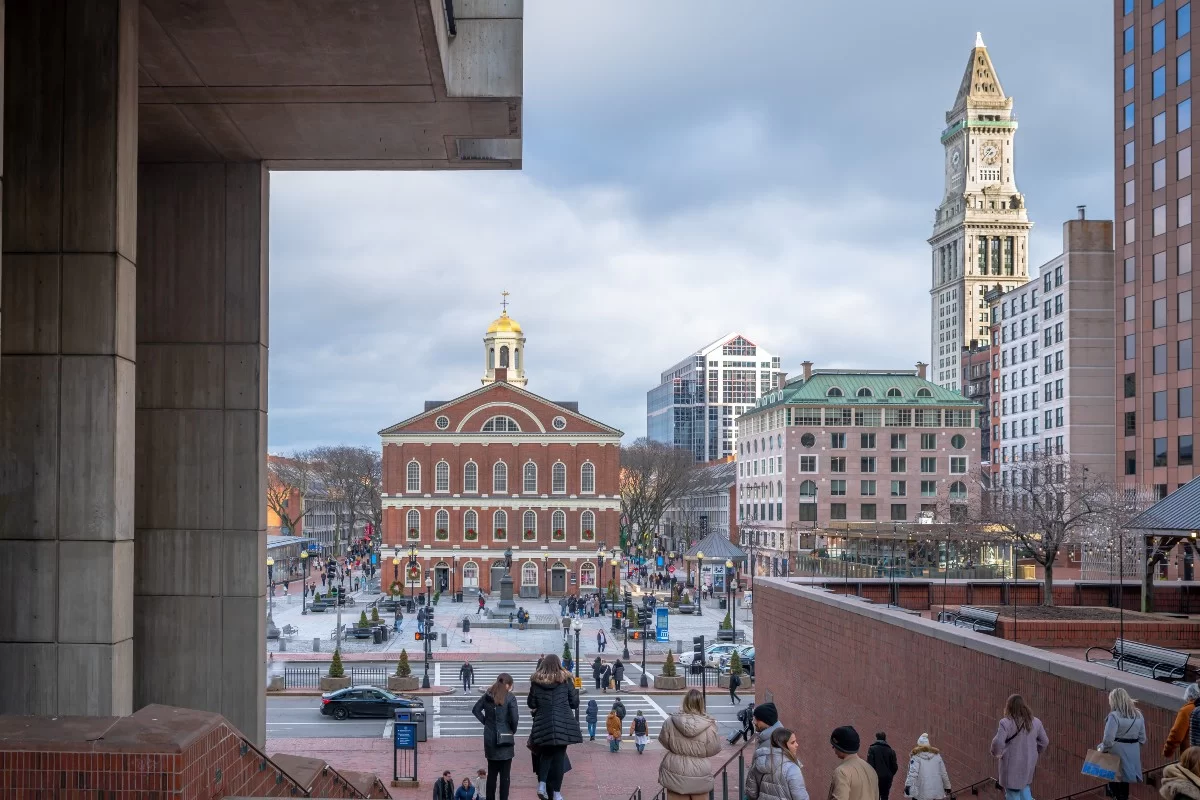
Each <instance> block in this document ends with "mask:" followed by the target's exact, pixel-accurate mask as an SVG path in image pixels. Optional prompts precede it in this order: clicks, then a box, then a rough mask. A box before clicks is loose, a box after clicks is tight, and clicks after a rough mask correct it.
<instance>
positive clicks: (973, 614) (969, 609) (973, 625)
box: [939, 606, 1000, 633]
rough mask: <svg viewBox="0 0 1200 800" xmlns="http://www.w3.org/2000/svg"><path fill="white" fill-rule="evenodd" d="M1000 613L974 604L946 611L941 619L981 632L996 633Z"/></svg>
mask: <svg viewBox="0 0 1200 800" xmlns="http://www.w3.org/2000/svg"><path fill="white" fill-rule="evenodd" d="M999 619H1000V615H999V614H997V613H996V612H995V611H987V610H985V609H982V608H975V607H974V606H962V607H960V608H959V609H958V611H950V612H945V613H944V614H942V615H940V617H939V621H941V622H949V623H950V624H952V625H955V626H957V627H959V628H970V629H971V630H973V631H978V632H980V633H995V632H996V622H997V620H999Z"/></svg>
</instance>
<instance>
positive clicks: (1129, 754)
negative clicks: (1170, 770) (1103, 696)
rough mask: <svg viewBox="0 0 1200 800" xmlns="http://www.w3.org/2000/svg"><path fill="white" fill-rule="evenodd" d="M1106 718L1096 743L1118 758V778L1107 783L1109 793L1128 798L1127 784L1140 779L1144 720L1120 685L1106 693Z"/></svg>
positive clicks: (1121, 798) (1144, 734)
mask: <svg viewBox="0 0 1200 800" xmlns="http://www.w3.org/2000/svg"><path fill="white" fill-rule="evenodd" d="M1108 707H1109V709H1111V710H1110V711H1109V712H1108V717H1107V718H1106V719H1105V720H1104V740H1103V741H1102V742H1100V744H1098V745H1097V746H1096V749H1097V750H1099V751H1100V752H1101V753H1112V754H1113V755H1115V756H1117V757H1118V758H1120V759H1121V770H1120V772H1119V773H1118V774H1117V777H1118V778H1119V779H1120V780H1117V781H1112V782H1110V783H1109V784H1108V789H1109V796H1111V797H1113V798H1115V800H1129V784H1131V783H1141V782H1142V745H1144V744H1145V743H1146V720H1145V719H1143V718H1142V712H1141V711H1139V710H1138V707H1137V705H1136V704H1135V703H1134V701H1133V698H1132V697H1130V696H1129V692H1127V691H1125V690H1124V689H1121V688H1116V689H1113V690H1112V691H1111V692H1109V693H1108Z"/></svg>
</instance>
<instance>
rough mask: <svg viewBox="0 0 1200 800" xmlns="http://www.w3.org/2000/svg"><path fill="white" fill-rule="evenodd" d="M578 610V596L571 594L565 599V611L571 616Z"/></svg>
mask: <svg viewBox="0 0 1200 800" xmlns="http://www.w3.org/2000/svg"><path fill="white" fill-rule="evenodd" d="M578 611H579V598H577V597H576V596H575V595H571V597H570V598H569V599H568V600H567V613H568V614H570V615H571V616H572V617H573V616H575V614H576V613H577V612H578Z"/></svg>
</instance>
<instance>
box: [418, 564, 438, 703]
mask: <svg viewBox="0 0 1200 800" xmlns="http://www.w3.org/2000/svg"><path fill="white" fill-rule="evenodd" d="M425 602H426V603H427V604H428V605H426V606H425V609H426V611H425V634H424V636H423V637H422V638H423V639H424V641H423V642H421V644H423V645H425V676H424V677H423V678H421V688H422V689H428V688H429V658H430V656H432V655H433V640H432V639H431V638H430V637H432V636H436V635H437V634H435V633H434V632H433V626H432V625H430V624H429V617H430V615H431V614H433V578H431V577H429V576H428V575H426V576H425Z"/></svg>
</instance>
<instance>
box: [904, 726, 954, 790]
mask: <svg viewBox="0 0 1200 800" xmlns="http://www.w3.org/2000/svg"><path fill="white" fill-rule="evenodd" d="M904 794H905V795H907V796H908V797H911V798H913V800H941V799H942V798H943V797H946V796H947V795H949V794H950V775H949V773H947V772H946V762H945V761H943V760H942V754H941V753H940V752H938V749H937V748H936V747H934V746H932V745H931V744H929V734H928V733H922V734H921V738H919V739H917V746H916V747H914V748H913V749H912V754H911V756H910V757H909V759H908V777H907V778H905V779H904Z"/></svg>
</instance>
